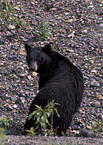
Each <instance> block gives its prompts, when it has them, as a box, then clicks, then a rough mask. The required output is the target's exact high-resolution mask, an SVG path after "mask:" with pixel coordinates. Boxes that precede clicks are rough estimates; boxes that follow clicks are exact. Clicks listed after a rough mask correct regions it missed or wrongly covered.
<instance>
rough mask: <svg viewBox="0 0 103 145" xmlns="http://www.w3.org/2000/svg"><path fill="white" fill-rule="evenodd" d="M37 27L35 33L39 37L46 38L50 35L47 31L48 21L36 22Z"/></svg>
mask: <svg viewBox="0 0 103 145" xmlns="http://www.w3.org/2000/svg"><path fill="white" fill-rule="evenodd" d="M38 24H39V25H38V27H37V28H36V34H37V35H38V36H39V37H40V39H43V40H46V39H48V37H49V36H50V33H49V31H48V28H49V26H48V23H47V22H44V21H42V20H41V21H40V22H38Z"/></svg>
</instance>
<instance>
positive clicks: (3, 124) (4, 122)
mask: <svg viewBox="0 0 103 145" xmlns="http://www.w3.org/2000/svg"><path fill="white" fill-rule="evenodd" d="M0 122H1V124H0V126H1V127H4V128H10V125H11V123H12V120H11V119H10V118H9V117H3V118H0Z"/></svg>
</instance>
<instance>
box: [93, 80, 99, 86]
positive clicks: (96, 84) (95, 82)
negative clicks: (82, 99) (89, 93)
mask: <svg viewBox="0 0 103 145" xmlns="http://www.w3.org/2000/svg"><path fill="white" fill-rule="evenodd" d="M91 86H92V87H98V86H100V84H99V83H98V82H97V81H96V80H93V81H92V82H91Z"/></svg>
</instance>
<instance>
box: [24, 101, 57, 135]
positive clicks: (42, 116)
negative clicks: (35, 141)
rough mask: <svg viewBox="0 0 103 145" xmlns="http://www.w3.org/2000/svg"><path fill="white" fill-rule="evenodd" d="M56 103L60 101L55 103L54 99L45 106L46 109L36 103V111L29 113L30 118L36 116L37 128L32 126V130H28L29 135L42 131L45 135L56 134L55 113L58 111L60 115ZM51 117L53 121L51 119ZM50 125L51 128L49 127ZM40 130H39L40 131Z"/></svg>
mask: <svg viewBox="0 0 103 145" xmlns="http://www.w3.org/2000/svg"><path fill="white" fill-rule="evenodd" d="M56 105H59V104H58V103H55V102H54V100H53V101H52V102H50V103H49V104H48V105H46V106H45V107H44V109H43V108H42V107H41V106H38V105H36V109H35V111H33V113H31V114H30V115H29V119H31V118H32V117H34V116H35V119H36V122H35V125H36V126H37V127H36V128H35V129H34V128H33V127H31V129H30V130H26V131H27V132H28V135H31V136H33V135H35V134H38V133H39V132H40V133H42V134H43V135H45V136H48V135H54V130H53V114H54V112H56V114H57V116H58V117H60V116H59V114H58V111H57V108H56V107H55V106H56ZM50 117H51V121H49V120H50ZM48 126H50V129H48V128H47V127H48ZM38 130H39V131H38Z"/></svg>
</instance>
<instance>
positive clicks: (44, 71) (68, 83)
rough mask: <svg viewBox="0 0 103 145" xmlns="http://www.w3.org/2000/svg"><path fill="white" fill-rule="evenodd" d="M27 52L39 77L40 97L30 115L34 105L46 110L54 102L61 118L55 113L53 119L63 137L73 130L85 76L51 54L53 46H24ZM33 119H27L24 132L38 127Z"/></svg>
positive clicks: (30, 67)
mask: <svg viewBox="0 0 103 145" xmlns="http://www.w3.org/2000/svg"><path fill="white" fill-rule="evenodd" d="M25 49H26V52H27V56H26V60H27V63H28V66H29V69H30V71H36V72H37V73H38V74H39V93H38V94H37V95H36V97H35V98H34V100H33V101H32V103H31V105H30V109H29V114H31V113H32V112H33V111H34V110H35V105H39V106H42V107H44V106H46V105H47V104H48V103H50V102H51V101H52V100H54V102H56V103H58V104H60V105H58V106H57V110H58V113H59V115H60V118H59V117H58V116H57V114H55V113H54V116H53V128H54V130H56V134H57V135H59V136H60V135H62V133H63V132H64V133H65V132H66V130H67V128H68V127H69V126H70V123H71V121H72V117H73V114H74V113H75V112H76V111H77V109H78V108H79V106H80V103H81V101H82V95H83V88H84V82H83V77H82V73H81V71H80V70H79V69H78V68H77V67H76V66H74V65H73V64H72V63H71V62H70V61H69V60H68V59H67V58H66V57H65V56H63V55H60V54H59V53H58V52H56V51H53V50H51V46H50V44H47V45H45V46H44V47H35V48H31V47H30V46H29V45H28V44H25ZM33 119H34V118H32V119H28V118H27V120H26V123H25V126H24V130H28V129H30V128H31V127H33V126H34V127H35V125H34V124H35V123H34V120H33ZM24 134H26V132H24Z"/></svg>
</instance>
